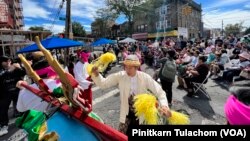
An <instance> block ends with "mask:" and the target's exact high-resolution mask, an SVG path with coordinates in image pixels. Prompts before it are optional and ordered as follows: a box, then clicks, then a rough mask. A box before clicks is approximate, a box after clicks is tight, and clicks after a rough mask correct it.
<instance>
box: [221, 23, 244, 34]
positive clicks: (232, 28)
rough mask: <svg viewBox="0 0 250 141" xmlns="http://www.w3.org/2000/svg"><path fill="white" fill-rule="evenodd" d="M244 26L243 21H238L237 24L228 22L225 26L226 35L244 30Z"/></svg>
mask: <svg viewBox="0 0 250 141" xmlns="http://www.w3.org/2000/svg"><path fill="white" fill-rule="evenodd" d="M243 28H244V27H243V22H240V23H236V24H228V25H226V27H225V33H226V35H229V34H234V35H237V34H240V33H241V32H242V30H243Z"/></svg>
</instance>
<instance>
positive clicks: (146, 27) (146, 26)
mask: <svg viewBox="0 0 250 141" xmlns="http://www.w3.org/2000/svg"><path fill="white" fill-rule="evenodd" d="M147 31H148V25H147V24H145V32H147Z"/></svg>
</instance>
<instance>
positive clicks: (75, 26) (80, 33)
mask: <svg viewBox="0 0 250 141" xmlns="http://www.w3.org/2000/svg"><path fill="white" fill-rule="evenodd" d="M72 32H73V34H74V36H77V37H84V36H86V31H85V29H84V27H83V26H82V25H81V23H79V22H76V21H74V22H72Z"/></svg>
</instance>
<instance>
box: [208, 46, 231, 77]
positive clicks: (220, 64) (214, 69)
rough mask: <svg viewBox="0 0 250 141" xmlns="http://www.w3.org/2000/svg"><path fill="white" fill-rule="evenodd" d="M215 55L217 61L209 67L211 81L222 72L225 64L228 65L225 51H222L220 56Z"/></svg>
mask: <svg viewBox="0 0 250 141" xmlns="http://www.w3.org/2000/svg"><path fill="white" fill-rule="evenodd" d="M217 55H218V57H219V58H218V61H216V62H214V63H212V64H211V66H210V71H211V74H213V76H212V79H216V78H218V73H219V72H220V71H222V70H224V65H225V64H226V63H229V61H230V59H229V57H228V55H227V51H226V50H222V51H221V54H217Z"/></svg>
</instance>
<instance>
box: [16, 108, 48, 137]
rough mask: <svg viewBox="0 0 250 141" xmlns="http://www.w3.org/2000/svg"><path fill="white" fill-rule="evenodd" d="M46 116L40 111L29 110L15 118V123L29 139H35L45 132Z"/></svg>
mask: <svg viewBox="0 0 250 141" xmlns="http://www.w3.org/2000/svg"><path fill="white" fill-rule="evenodd" d="M45 121H46V117H45V115H44V114H43V113H42V112H39V111H35V110H29V111H27V112H26V113H24V115H23V116H21V117H19V118H18V119H17V120H16V125H17V127H19V128H22V129H24V130H25V131H26V132H27V133H28V140H29V141H37V140H39V138H41V137H42V136H43V134H44V133H45V132H46V129H47V128H46V124H44V123H45Z"/></svg>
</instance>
